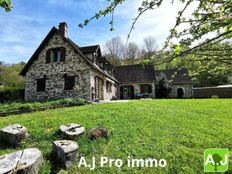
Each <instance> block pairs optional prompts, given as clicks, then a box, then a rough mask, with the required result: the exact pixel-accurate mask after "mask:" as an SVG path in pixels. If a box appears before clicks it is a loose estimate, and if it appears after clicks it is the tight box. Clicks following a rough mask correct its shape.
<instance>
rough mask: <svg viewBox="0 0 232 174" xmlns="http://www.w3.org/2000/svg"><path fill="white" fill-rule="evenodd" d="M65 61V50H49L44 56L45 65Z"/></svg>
mask: <svg viewBox="0 0 232 174" xmlns="http://www.w3.org/2000/svg"><path fill="white" fill-rule="evenodd" d="M64 61H65V48H63V47H61V48H53V49H49V50H48V51H47V54H46V63H60V62H64Z"/></svg>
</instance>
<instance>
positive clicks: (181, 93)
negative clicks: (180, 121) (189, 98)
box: [177, 88, 184, 98]
mask: <svg viewBox="0 0 232 174" xmlns="http://www.w3.org/2000/svg"><path fill="white" fill-rule="evenodd" d="M183 96H184V90H183V89H182V88H178V89H177V98H183Z"/></svg>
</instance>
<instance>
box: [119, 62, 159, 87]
mask: <svg viewBox="0 0 232 174" xmlns="http://www.w3.org/2000/svg"><path fill="white" fill-rule="evenodd" d="M114 76H115V78H116V79H117V80H118V81H119V82H120V83H125V84H127V83H149V82H154V81H155V71H154V66H153V65H126V66H116V67H114Z"/></svg>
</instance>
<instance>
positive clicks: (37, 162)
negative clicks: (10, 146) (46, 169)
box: [0, 148, 43, 174]
mask: <svg viewBox="0 0 232 174" xmlns="http://www.w3.org/2000/svg"><path fill="white" fill-rule="evenodd" d="M42 163H43V156H42V152H41V151H40V150H39V149H37V148H30V149H25V150H20V151H17V152H13V153H10V154H6V155H3V156H0V174H15V173H23V174H37V173H38V172H39V169H40V167H41V166H42Z"/></svg>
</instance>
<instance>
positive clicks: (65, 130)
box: [60, 123, 85, 138]
mask: <svg viewBox="0 0 232 174" xmlns="http://www.w3.org/2000/svg"><path fill="white" fill-rule="evenodd" d="M60 132H61V133H62V134H64V135H65V136H68V137H69V138H71V137H79V136H80V135H82V134H84V133H85V128H84V127H82V126H81V125H79V124H75V123H71V124H66V125H61V126H60Z"/></svg>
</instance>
